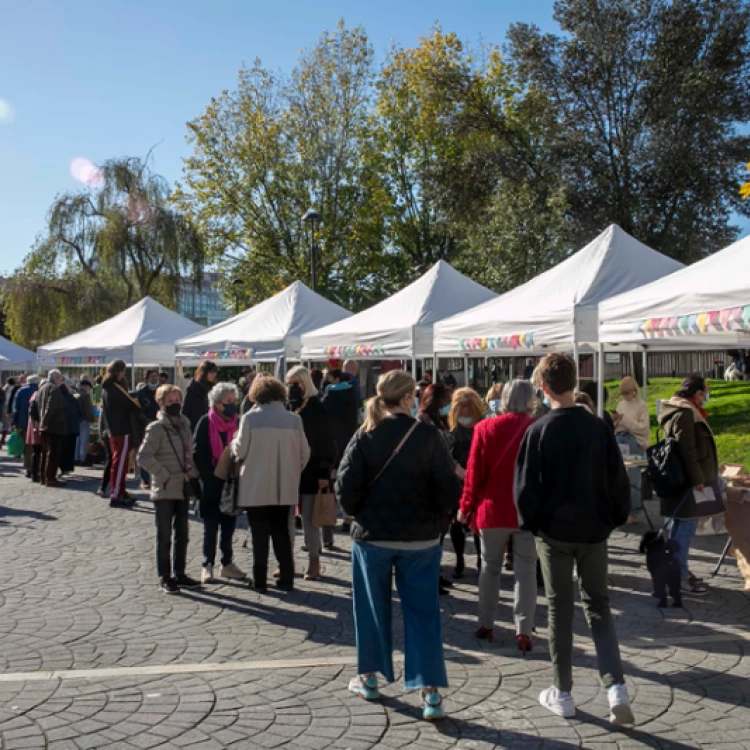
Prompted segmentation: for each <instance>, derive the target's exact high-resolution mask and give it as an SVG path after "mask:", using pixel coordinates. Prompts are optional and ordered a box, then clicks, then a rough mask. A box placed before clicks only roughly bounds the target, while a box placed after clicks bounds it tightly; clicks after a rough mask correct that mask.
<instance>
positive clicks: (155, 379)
mask: <svg viewBox="0 0 750 750" xmlns="http://www.w3.org/2000/svg"><path fill="white" fill-rule="evenodd" d="M162 374H163V373H162ZM160 385H164V383H162V382H161V375H160V374H159V371H158V370H154V369H150V370H146V382H145V383H144V384H143V385H142V386H141V387H139V388H138V389H137V390H136V392H135V397H136V398H137V399H138V401H140V402H141V411H142V414H143V417H142V418H141V420H140V421H142V422H143V429H145V426H146V425H148V424H151V422H155V421H156V416H157V414H158V413H159V404H157V403H156V389H157V388H158V387H159V386H160ZM134 447H136V448H137V447H138V446H134ZM140 469H141V489H142V490H147V489H149V487H150V482H151V480H150V478H149V476H148V472H147V471H146V470H145V469H144V468H143V467H142V466H141V467H140Z"/></svg>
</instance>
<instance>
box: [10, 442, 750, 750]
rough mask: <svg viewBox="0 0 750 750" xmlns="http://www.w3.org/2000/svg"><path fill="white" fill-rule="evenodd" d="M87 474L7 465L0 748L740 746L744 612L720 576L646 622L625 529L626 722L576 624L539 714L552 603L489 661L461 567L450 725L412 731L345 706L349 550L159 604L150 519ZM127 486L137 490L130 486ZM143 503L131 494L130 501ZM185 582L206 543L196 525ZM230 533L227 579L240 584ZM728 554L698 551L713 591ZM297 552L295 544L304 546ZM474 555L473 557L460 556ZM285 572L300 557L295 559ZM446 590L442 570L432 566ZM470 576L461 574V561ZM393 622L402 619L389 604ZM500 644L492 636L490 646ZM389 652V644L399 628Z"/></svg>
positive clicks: (453, 606)
mask: <svg viewBox="0 0 750 750" xmlns="http://www.w3.org/2000/svg"><path fill="white" fill-rule="evenodd" d="M96 477H97V474H96V472H94V471H92V470H84V471H82V472H81V474H80V475H79V476H77V477H75V478H73V479H72V480H71V481H70V482H69V483H68V486H67V487H66V488H64V489H58V490H52V489H50V490H47V489H45V488H40V487H38V486H37V485H32V484H31V483H30V482H29V481H28V480H26V479H24V478H22V477H21V476H20V471H19V466H18V462H15V461H11V460H9V459H7V458H5V457H3V458H0V569H1V570H2V582H1V583H0V749H1V750H15V748H54V749H55V750H57V749H58V748H59V749H62V748H71V749H76V750H78V749H81V750H85V749H86V748H100V747H107V748H152V747H153V748H187V747H190V748H196V749H198V748H200V750H212V749H213V748H226V747H234V748H256V747H257V748H285V749H288V750H302V749H303V748H321V749H322V748H327V747H332V748H337V749H338V750H345V749H346V748H351V750H370V748H375V747H377V748H394V750H395V749H396V748H401V747H408V748H409V750H417V749H418V748H429V749H430V750H445V749H447V748H452V747H462V748H475V749H477V750H484V749H485V748H492V747H498V748H516V747H519V748H561V749H562V748H579V747H583V748H589V749H590V750H619V748H622V749H623V750H625V749H626V748H638V747H657V748H664V749H666V750H684V749H686V748H727V749H729V748H732V750H737V749H738V748H750V680H748V676H750V659H747V658H743V657H745V655H746V653H747V651H748V649H749V648H750V631H749V630H748V623H749V622H750V601H749V600H748V597H747V596H746V595H744V594H743V593H742V592H741V590H740V589H741V584H740V578H739V575H738V573H737V570H736V567H735V565H734V562H733V561H730V562H729V563H727V564H726V565H725V566H724V568H723V569H722V572H721V574H720V575H719V577H717V578H716V579H713V580H712V588H711V592H710V595H709V596H708V597H706V598H703V599H701V598H690V597H688V598H687V599H686V606H685V609H684V610H675V609H669V610H659V609H658V608H657V607H656V606H655V602H654V600H653V599H652V597H651V596H650V589H649V581H648V577H647V575H646V573H645V571H644V561H643V559H642V557H641V556H640V555H639V554H638V553H637V551H636V549H637V543H638V535H639V533H640V531H641V530H640V529H639V528H638V527H628V533H621V532H618V533H616V534H615V535H614V537H613V539H612V544H611V549H612V570H611V578H612V583H613V591H612V603H613V607H614V609H615V611H616V613H617V625H618V631H619V634H620V638H621V644H622V648H623V658H624V661H625V670H626V674H627V677H628V685H629V690H630V693H631V696H632V697H633V699H634V709H635V712H636V716H637V719H638V724H637V726H636V727H635V728H634V729H629V730H622V731H612V730H611V729H610V727H609V725H608V724H607V721H606V717H607V706H606V696H605V694H604V691H603V690H602V688H601V686H600V684H599V680H598V674H597V671H596V662H595V660H594V658H593V651H592V647H591V642H590V640H589V638H588V636H587V628H586V625H585V622H584V620H583V616H582V614H581V613H580V612H578V613H577V615H576V618H577V621H576V630H577V635H576V646H577V650H576V659H575V663H576V671H575V680H576V685H575V688H574V694H575V697H576V701H577V705H578V709H579V710H578V715H577V718H576V720H574V721H567V720H564V719H559V718H556V717H554V716H552V715H550V714H549V713H547V712H546V711H545V710H544V709H542V708H541V707H540V706H539V705H538V703H537V697H538V693H539V690H540V689H542V688H544V687H547V686H548V685H549V684H550V680H551V670H550V664H549V656H548V653H547V650H546V603H545V601H544V599H543V598H542V599H540V605H539V608H538V610H537V623H538V625H537V628H538V639H537V641H536V647H535V650H534V652H533V654H531V655H530V656H529V657H527V658H526V659H523V658H521V657H520V655H519V654H518V652H517V651H516V650H515V642H514V639H513V637H512V635H513V634H512V631H511V628H510V625H509V623H510V622H511V611H510V608H509V595H508V590H509V587H508V584H509V581H510V578H504V579H503V583H504V592H503V606H502V608H501V617H502V620H503V622H504V625H502V626H501V627H500V628H499V630H500V637H499V638H498V639H496V642H495V643H493V644H491V645H487V644H484V643H481V642H479V641H477V640H475V639H474V638H473V637H472V633H473V630H474V629H475V613H476V575H475V570H474V567H473V564H472V565H471V566H470V567H471V571H470V573H469V574H468V575H467V577H466V578H465V579H463V580H462V581H461V582H459V583H457V584H456V586H455V587H454V589H453V592H454V593H453V595H452V596H450V597H444V598H443V601H442V607H443V623H444V637H445V645H446V649H447V652H446V653H447V656H448V667H449V677H450V683H451V687H450V688H449V690H447V691H446V702H445V704H446V708H447V710H448V712H449V718H448V719H447V720H446V721H444V722H441V723H439V724H437V725H429V724H426V723H425V722H423V721H421V717H420V712H419V707H418V703H419V702H418V696H417V695H416V694H415V693H404V692H403V691H402V689H401V687H400V686H399V685H398V684H396V685H392V686H389V687H387V688H386V689H385V691H384V696H385V699H384V701H383V702H382V703H378V704H370V703H365V702H364V701H360V700H358V699H357V698H355V697H354V696H351V695H350V694H349V693H348V692H347V690H346V683H347V680H348V678H349V677H350V676H351V674H352V672H353V664H354V647H353V646H354V639H353V627H352V616H351V605H350V589H349V571H348V562H347V557H348V555H347V552H346V551H345V550H346V548H347V547H348V542H347V540H346V538H345V537H344V536H342V535H339V536H338V538H337V543H338V544H339V545H340V546H341V547H342V551H340V552H334V553H331V554H328V555H326V556H325V558H324V563H323V564H324V574H325V577H324V580H322V581H320V582H317V583H308V582H304V581H302V580H301V579H299V580H298V589H297V590H296V591H295V592H293V593H290V594H286V595H281V594H276V593H270V594H269V595H267V596H259V595H257V594H255V593H254V592H252V591H251V590H249V589H248V588H247V587H246V586H244V585H241V584H229V583H226V584H220V585H212V586H210V587H204V588H202V589H200V590H197V591H195V592H191V593H184V594H182V595H180V596H172V597H170V596H165V595H163V594H161V593H160V592H159V590H158V587H157V585H156V577H155V572H154V547H155V544H154V529H153V516H152V508H151V507H150V504H149V503H145V502H144V503H141V504H140V505H139V506H138V508H137V509H135V510H110V509H109V507H108V505H107V502H106V501H104V500H102V499H100V498H98V497H97V496H95V495H94V493H93V490H94V489H95V487H96V481H95V480H96ZM131 484H132V480H131ZM134 494H136V495H137V494H138V493H134ZM190 531H191V536H192V542H191V545H190V566H189V572H190V573H192V574H193V575H197V574H198V573H199V566H200V558H199V551H200V539H201V527H200V524H199V523H198V522H195V521H192V522H191V529H190ZM243 538H244V532H240V533H239V534H238V539H237V543H236V545H235V546H236V549H237V552H238V554H237V562H238V563H239V564H240V565H241V566H242V567H244V568H246V569H249V568H250V562H251V561H250V552H249V550H245V549H242V547H241V542H242V540H243ZM723 541H724V540H723V539H722V538H710V539H709V538H704V539H701V540H699V548H698V549H697V550H696V551H695V553H694V555H693V559H694V561H695V564H694V565H693V567H694V569H695V572H697V573H698V574H701V575H706V576H707V575H708V574H709V573H710V571H711V569H712V567H713V565H714V564H715V562H716V559H717V554H718V551H719V550H720V549H721V546H722V543H723ZM301 543H302V542H301V537H298V541H297V547H298V548H299V546H301ZM469 546H470V547H471V545H469ZM297 559H298V564H299V566H300V567H302V565H303V559H304V555H303V553H301V552H298V558H297ZM444 562H445V572H446V574H449V571H450V569H451V562H452V555H451V553H450V551H449V550H447V551H446V555H445V560H444ZM471 562H472V563H473V559H471ZM396 612H398V610H397V607H396ZM496 632H497V631H496ZM395 637H396V642H397V643H399V642H400V638H401V632H400V628H398V627H396V629H395Z"/></svg>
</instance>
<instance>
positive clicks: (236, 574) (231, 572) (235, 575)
mask: <svg viewBox="0 0 750 750" xmlns="http://www.w3.org/2000/svg"><path fill="white" fill-rule="evenodd" d="M219 575H220V576H221V577H222V578H231V579H234V580H236V581H241V580H242V579H243V578H247V575H246V574H245V573H244V572H243V571H241V570H240V569H239V568H238V567H237V566H236V565H235V564H234V563H233V562H232V563H229V565H222V566H221V568H219Z"/></svg>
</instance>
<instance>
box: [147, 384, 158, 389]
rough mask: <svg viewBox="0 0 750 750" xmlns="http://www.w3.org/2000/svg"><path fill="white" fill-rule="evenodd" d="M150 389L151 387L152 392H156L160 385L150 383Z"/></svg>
mask: <svg viewBox="0 0 750 750" xmlns="http://www.w3.org/2000/svg"><path fill="white" fill-rule="evenodd" d="M148 387H149V388H150V389H151V390H152V391H155V390H156V389H157V388H158V387H159V384H158V383H148Z"/></svg>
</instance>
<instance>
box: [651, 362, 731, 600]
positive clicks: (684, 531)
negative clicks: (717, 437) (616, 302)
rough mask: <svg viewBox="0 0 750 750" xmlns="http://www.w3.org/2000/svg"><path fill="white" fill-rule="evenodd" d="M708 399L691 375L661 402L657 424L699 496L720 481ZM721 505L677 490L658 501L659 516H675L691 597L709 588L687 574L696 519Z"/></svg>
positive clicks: (682, 568)
mask: <svg viewBox="0 0 750 750" xmlns="http://www.w3.org/2000/svg"><path fill="white" fill-rule="evenodd" d="M708 400H709V390H708V384H707V383H706V380H705V379H704V378H702V377H701V376H700V375H691V376H690V377H689V378H685V380H683V381H682V387H681V388H680V390H679V391H677V392H676V393H675V395H674V396H672V398H670V399H669V401H665V402H662V405H661V412H660V414H659V423H660V424H661V426H662V428H663V429H664V436H665V437H671V438H674V439H675V440H676V441H677V455H679V457H680V461H681V463H682V468H683V470H684V472H685V476H686V477H687V481H688V487H686V488H685V489H686V490H687V489H688V488H689V487H692V488H693V489H694V490H695V491H697V492H698V493H702V492H703V490H704V489H711V488H712V487H715V486H716V485H717V484H718V481H719V462H718V458H717V452H716V443H715V441H714V436H713V433H712V432H711V428H710V427H709V426H708V421H707V419H708V412H707V411H706V410H705V408H704V407H705V406H706V404H707V403H708ZM724 510H725V508H724V503H723V502H722V501H721V499H720V498H717V499H715V500H708V501H706V502H700V503H697V502H696V499H695V495H694V493H692V492H687V493H686V492H685V491H680V492H679V493H677V494H676V495H674V496H673V497H663V498H662V499H661V513H662V515H663V516H664V517H665V518H668V517H670V516H673V517H674V520H673V522H672V526H671V530H670V537H671V538H672V539H674V540H675V541H676V542H677V543H678V544H679V551H678V552H677V553H676V557H677V560H678V562H679V564H680V571H681V573H682V588H683V590H685V591H689V592H690V593H692V594H697V595H701V596H703V595H705V594H706V593H707V592H708V588H707V586H706V585H705V583H704V582H703V580H702V579H701V578H698V576H696V575H694V574H693V573H691V572H690V569H689V567H688V556H689V553H690V544H691V542H692V540H693V537H694V536H695V532H696V531H697V529H698V519H700V518H705V517H708V516H713V515H717V514H719V513H723V512H724Z"/></svg>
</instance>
